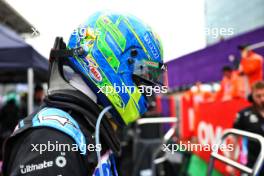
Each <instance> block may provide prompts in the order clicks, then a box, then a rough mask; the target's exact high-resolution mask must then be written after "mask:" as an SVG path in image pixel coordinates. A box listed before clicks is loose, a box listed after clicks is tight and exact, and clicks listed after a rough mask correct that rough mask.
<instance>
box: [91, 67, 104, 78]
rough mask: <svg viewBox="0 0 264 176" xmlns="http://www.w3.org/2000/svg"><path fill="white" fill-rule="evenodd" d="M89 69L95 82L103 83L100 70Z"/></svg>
mask: <svg viewBox="0 0 264 176" xmlns="http://www.w3.org/2000/svg"><path fill="white" fill-rule="evenodd" d="M89 69H90V72H89V73H90V75H91V77H92V78H93V80H95V81H96V82H101V81H102V79H103V78H102V75H101V73H100V72H99V70H98V69H97V68H96V67H94V66H89Z"/></svg>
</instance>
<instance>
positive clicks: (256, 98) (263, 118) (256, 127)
mask: <svg viewBox="0 0 264 176" xmlns="http://www.w3.org/2000/svg"><path fill="white" fill-rule="evenodd" d="M249 100H250V101H251V102H252V105H251V106H249V107H247V108H245V109H243V110H241V111H240V112H238V114H237V118H236V121H235V123H234V125H233V127H234V128H236V129H240V130H245V131H249V132H252V133H256V134H259V135H261V136H264V81H257V82H255V83H254V84H253V86H252V94H251V95H250V98H249ZM247 148H248V157H247V166H248V167H251V168H252V167H253V165H254V163H255V161H256V159H257V157H258V155H259V152H260V144H259V143H258V142H255V141H250V140H249V141H248V142H247ZM259 175H264V169H262V171H261V174H259Z"/></svg>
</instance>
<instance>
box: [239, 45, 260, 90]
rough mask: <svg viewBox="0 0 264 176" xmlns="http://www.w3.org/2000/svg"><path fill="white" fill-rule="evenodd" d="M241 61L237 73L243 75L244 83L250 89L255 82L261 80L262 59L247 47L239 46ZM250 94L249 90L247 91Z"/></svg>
mask: <svg viewBox="0 0 264 176" xmlns="http://www.w3.org/2000/svg"><path fill="white" fill-rule="evenodd" d="M239 50H240V51H241V61H240V64H239V73H240V75H244V79H245V82H246V83H247V85H248V87H249V88H250V87H251V86H252V85H253V84H254V83H255V82H257V81H260V80H262V79H263V71H262V70H263V57H262V56H261V55H259V54H257V53H255V52H254V51H253V50H250V49H249V48H248V47H247V46H239ZM247 92H250V89H249V90H248V91H247Z"/></svg>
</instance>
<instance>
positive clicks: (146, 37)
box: [144, 33, 159, 59]
mask: <svg viewBox="0 0 264 176" xmlns="http://www.w3.org/2000/svg"><path fill="white" fill-rule="evenodd" d="M144 41H145V42H146V43H147V45H148V47H149V49H150V51H151V53H152V55H153V56H154V58H155V59H156V58H158V57H159V50H158V49H157V48H156V47H155V44H154V43H153V42H152V41H151V37H150V36H149V33H146V34H145V35H144Z"/></svg>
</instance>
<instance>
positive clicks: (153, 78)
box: [133, 59, 167, 86]
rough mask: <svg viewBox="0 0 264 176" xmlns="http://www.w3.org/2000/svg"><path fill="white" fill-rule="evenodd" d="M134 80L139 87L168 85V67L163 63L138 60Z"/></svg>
mask: <svg viewBox="0 0 264 176" xmlns="http://www.w3.org/2000/svg"><path fill="white" fill-rule="evenodd" d="M134 66H135V67H134V72H133V80H134V81H135V83H136V84H137V85H142V84H144V85H150V86H155V85H159V86H163V85H166V75H167V67H166V65H165V64H163V63H159V62H154V61H149V60H144V59H143V60H137V61H136V62H135V65H134Z"/></svg>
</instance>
